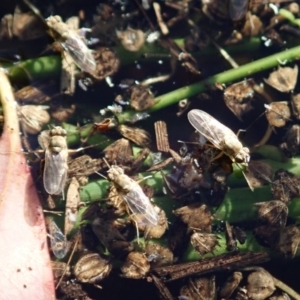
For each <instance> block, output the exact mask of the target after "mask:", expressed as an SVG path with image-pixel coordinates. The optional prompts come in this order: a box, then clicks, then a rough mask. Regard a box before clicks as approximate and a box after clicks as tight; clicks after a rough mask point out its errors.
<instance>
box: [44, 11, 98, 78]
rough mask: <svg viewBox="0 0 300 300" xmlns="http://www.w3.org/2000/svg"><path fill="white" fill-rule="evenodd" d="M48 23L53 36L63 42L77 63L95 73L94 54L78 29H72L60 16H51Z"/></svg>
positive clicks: (47, 20) (83, 69)
mask: <svg viewBox="0 0 300 300" xmlns="http://www.w3.org/2000/svg"><path fill="white" fill-rule="evenodd" d="M46 23H47V25H48V27H49V33H50V34H51V36H52V37H53V38H54V39H55V40H56V41H57V42H59V43H60V44H61V46H62V48H63V49H64V50H65V51H66V52H67V53H68V54H69V55H70V56H71V57H72V59H73V61H74V62H75V64H76V65H77V66H78V67H79V68H80V69H81V70H82V71H84V72H87V73H91V74H92V73H94V71H95V70H96V61H95V59H94V56H93V54H92V52H91V50H90V49H89V48H88V47H87V45H86V44H85V43H84V41H83V39H82V37H80V35H79V34H78V33H77V31H76V30H72V29H70V28H69V26H68V25H67V24H66V23H64V22H63V21H62V19H61V17H60V16H51V17H49V18H47V19H46Z"/></svg>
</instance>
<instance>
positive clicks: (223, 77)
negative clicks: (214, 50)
mask: <svg viewBox="0 0 300 300" xmlns="http://www.w3.org/2000/svg"><path fill="white" fill-rule="evenodd" d="M299 57H300V46H297V47H294V48H291V49H289V50H285V51H282V52H279V53H276V54H273V55H270V56H267V57H264V58H261V59H258V60H256V61H253V62H250V63H248V64H245V65H243V66H240V67H239V68H237V69H230V70H228V71H225V72H222V73H219V74H216V75H213V76H211V77H208V78H207V79H204V80H202V81H200V82H196V83H194V84H191V85H188V86H185V87H182V88H179V89H177V90H174V91H172V92H169V93H167V94H164V95H161V96H158V97H156V98H155V101H156V104H155V105H154V106H152V107H151V108H150V109H149V110H147V111H146V112H148V113H151V112H155V111H157V110H160V109H163V108H165V107H167V106H170V105H173V104H176V103H178V102H179V101H180V100H182V99H186V98H190V97H192V96H195V95H197V94H199V93H202V92H204V91H206V90H208V89H209V88H210V87H211V86H214V85H215V84H216V83H219V84H227V83H230V82H233V81H237V80H240V79H243V78H244V77H249V76H251V75H253V74H255V73H258V72H261V71H264V70H267V69H270V68H273V67H276V66H278V65H279V64H280V61H293V60H296V59H298V58H299ZM134 114H135V112H133V111H126V112H124V113H122V114H119V115H118V120H119V122H120V123H123V122H126V121H127V120H130V118H131V117H132V116H133V115H134Z"/></svg>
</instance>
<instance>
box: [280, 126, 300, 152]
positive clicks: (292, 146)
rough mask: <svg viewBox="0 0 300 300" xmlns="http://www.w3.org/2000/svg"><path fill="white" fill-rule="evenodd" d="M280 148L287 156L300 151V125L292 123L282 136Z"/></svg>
mask: <svg viewBox="0 0 300 300" xmlns="http://www.w3.org/2000/svg"><path fill="white" fill-rule="evenodd" d="M282 140H283V143H281V144H280V149H281V150H282V151H283V153H284V154H285V155H286V156H287V157H293V156H295V155H297V154H299V153H300V126H299V125H298V124H295V125H292V126H291V127H290V128H289V129H288V130H287V132H286V133H285V135H284V137H283V139H282Z"/></svg>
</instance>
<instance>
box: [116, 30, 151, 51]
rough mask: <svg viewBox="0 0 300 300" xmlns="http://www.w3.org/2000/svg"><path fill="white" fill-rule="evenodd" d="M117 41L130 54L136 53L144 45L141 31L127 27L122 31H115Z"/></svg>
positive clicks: (143, 36)
mask: <svg viewBox="0 0 300 300" xmlns="http://www.w3.org/2000/svg"><path fill="white" fill-rule="evenodd" d="M116 34H117V37H118V39H119V40H120V42H121V44H122V46H123V47H124V48H125V49H126V50H128V51H132V52H136V51H138V50H139V49H140V48H141V47H142V46H143V45H144V43H145V40H146V37H145V34H144V32H143V31H142V30H139V29H132V28H130V27H128V28H127V29H126V30H124V31H119V30H116Z"/></svg>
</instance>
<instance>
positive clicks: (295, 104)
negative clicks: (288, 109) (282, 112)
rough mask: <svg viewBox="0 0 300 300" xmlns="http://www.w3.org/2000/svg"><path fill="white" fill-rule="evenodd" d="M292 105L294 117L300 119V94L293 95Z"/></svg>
mask: <svg viewBox="0 0 300 300" xmlns="http://www.w3.org/2000/svg"><path fill="white" fill-rule="evenodd" d="M291 106H292V112H293V115H294V117H295V118H296V119H297V120H300V94H297V95H291Z"/></svg>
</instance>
